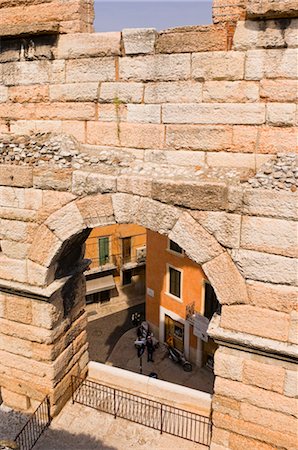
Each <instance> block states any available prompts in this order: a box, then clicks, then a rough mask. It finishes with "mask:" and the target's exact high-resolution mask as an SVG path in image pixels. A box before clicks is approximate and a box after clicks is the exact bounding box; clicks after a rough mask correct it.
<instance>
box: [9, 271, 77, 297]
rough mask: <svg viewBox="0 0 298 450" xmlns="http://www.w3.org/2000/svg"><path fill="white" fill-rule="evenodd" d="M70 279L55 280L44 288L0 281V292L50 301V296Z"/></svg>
mask: <svg viewBox="0 0 298 450" xmlns="http://www.w3.org/2000/svg"><path fill="white" fill-rule="evenodd" d="M71 277H72V275H70V276H67V277H64V278H60V279H57V280H55V281H53V283H51V284H50V285H49V286H46V287H38V286H33V285H30V284H27V283H19V282H18V281H9V280H3V279H0V292H5V293H7V294H13V295H18V296H20V297H25V298H30V299H35V300H43V301H50V298H51V296H52V295H53V294H54V293H55V292H57V291H58V290H59V289H61V288H62V286H64V284H65V283H66V282H67V281H68V280H70V278H71Z"/></svg>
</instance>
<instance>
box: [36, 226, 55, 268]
mask: <svg viewBox="0 0 298 450" xmlns="http://www.w3.org/2000/svg"><path fill="white" fill-rule="evenodd" d="M61 247H62V241H61V240H60V239H58V238H57V236H55V234H54V233H53V232H52V231H50V230H49V228H47V227H46V226H45V225H41V226H40V227H39V228H38V230H37V232H36V234H35V237H34V240H33V242H32V244H31V248H30V251H29V255H28V257H29V259H31V260H32V261H34V262H36V263H38V264H40V265H41V266H45V267H49V265H50V264H51V262H52V257H53V255H54V254H55V253H56V252H58V251H59V250H60V248H61ZM49 249H51V251H50V252H49Z"/></svg>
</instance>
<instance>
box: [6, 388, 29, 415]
mask: <svg viewBox="0 0 298 450" xmlns="http://www.w3.org/2000/svg"><path fill="white" fill-rule="evenodd" d="M1 397H2V400H3V403H4V404H5V405H6V406H9V407H10V408H13V409H16V410H17V411H19V410H21V411H27V410H28V409H29V408H30V400H29V398H28V397H27V396H26V395H22V394H17V393H16V392H12V391H10V390H9V389H6V388H4V387H1Z"/></svg>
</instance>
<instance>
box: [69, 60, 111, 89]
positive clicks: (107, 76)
mask: <svg viewBox="0 0 298 450" xmlns="http://www.w3.org/2000/svg"><path fill="white" fill-rule="evenodd" d="M65 70H66V82H67V83H88V82H92V81H97V82H99V81H115V76H116V75H115V60H114V58H110V57H105V58H90V59H83V58H82V59H74V60H68V61H66V68H65Z"/></svg>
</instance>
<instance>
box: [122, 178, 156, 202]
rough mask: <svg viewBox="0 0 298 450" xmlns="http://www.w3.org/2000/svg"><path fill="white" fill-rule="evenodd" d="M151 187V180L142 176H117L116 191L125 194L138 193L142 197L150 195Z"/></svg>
mask: <svg viewBox="0 0 298 450" xmlns="http://www.w3.org/2000/svg"><path fill="white" fill-rule="evenodd" d="M151 189H152V181H151V180H150V179H146V178H144V177H143V176H125V175H120V176H119V177H117V191H118V192H125V193H127V194H135V195H140V196H142V197H150V196H151Z"/></svg>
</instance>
